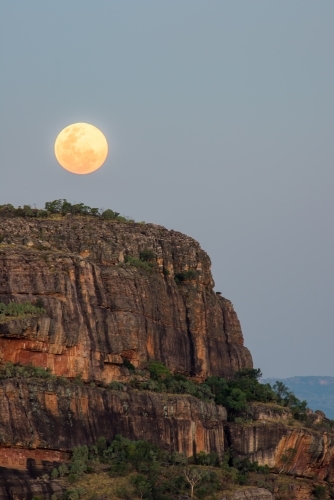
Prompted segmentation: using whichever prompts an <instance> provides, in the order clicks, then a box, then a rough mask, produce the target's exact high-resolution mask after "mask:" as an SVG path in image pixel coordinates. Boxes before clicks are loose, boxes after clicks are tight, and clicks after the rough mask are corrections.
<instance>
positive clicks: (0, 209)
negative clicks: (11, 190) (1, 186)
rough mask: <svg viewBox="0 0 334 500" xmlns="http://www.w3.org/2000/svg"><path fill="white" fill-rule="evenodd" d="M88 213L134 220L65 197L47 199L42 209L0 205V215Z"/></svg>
mask: <svg viewBox="0 0 334 500" xmlns="http://www.w3.org/2000/svg"><path fill="white" fill-rule="evenodd" d="M68 214H72V215H82V216H87V215H90V216H92V217H100V218H102V219H104V220H114V221H118V222H134V220H133V219H129V218H128V217H123V216H121V215H120V214H119V213H118V212H114V211H113V210H111V209H107V210H104V211H101V210H100V209H99V208H95V207H89V206H88V205H85V204H84V203H70V202H69V201H67V200H66V199H59V200H53V201H47V202H46V203H45V207H44V209H40V208H32V207H31V206H30V205H23V207H21V206H19V207H17V208H16V207H14V205H12V204H10V203H7V204H5V205H0V217H28V218H31V217H35V218H39V219H40V218H45V217H49V216H50V215H62V216H65V215H68Z"/></svg>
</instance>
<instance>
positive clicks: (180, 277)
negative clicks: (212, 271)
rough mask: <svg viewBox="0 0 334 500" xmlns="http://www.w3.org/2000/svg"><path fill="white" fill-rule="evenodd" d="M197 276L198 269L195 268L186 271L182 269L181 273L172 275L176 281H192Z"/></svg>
mask: <svg viewBox="0 0 334 500" xmlns="http://www.w3.org/2000/svg"><path fill="white" fill-rule="evenodd" d="M197 278H198V271H195V269H189V270H188V271H183V272H182V273H177V274H175V276H174V279H175V281H176V283H182V282H183V281H192V280H196V279H197Z"/></svg>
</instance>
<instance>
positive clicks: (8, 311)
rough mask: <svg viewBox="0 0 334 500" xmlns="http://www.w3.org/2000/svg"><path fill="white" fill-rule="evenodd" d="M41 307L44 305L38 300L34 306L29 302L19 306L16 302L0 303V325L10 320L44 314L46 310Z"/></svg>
mask: <svg viewBox="0 0 334 500" xmlns="http://www.w3.org/2000/svg"><path fill="white" fill-rule="evenodd" d="M43 305H44V304H43V302H42V300H41V299H39V300H38V301H37V302H36V303H35V304H32V303H31V302H24V303H21V304H19V303H17V302H9V304H4V303H3V302H0V323H3V322H5V321H8V320H9V319H11V318H18V317H24V316H38V315H41V314H46V310H45V309H44V307H43Z"/></svg>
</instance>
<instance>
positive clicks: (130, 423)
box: [0, 379, 226, 470]
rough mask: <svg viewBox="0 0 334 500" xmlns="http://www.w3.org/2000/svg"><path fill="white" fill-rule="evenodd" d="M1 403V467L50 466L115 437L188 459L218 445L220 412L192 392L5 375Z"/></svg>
mask: <svg viewBox="0 0 334 500" xmlns="http://www.w3.org/2000/svg"><path fill="white" fill-rule="evenodd" d="M0 401H1V414H0V467H8V468H11V469H19V470H29V468H30V469H32V468H35V469H43V468H48V467H49V464H51V465H52V464H53V463H54V462H58V463H59V462H64V461H65V462H66V461H67V460H68V459H69V453H68V452H69V451H70V450H71V449H73V448H74V447H75V446H81V445H83V444H87V445H92V444H95V443H96V441H97V440H98V438H99V437H100V436H104V437H106V438H107V439H109V440H112V439H113V438H114V437H115V436H116V434H121V435H123V436H126V437H128V438H130V439H133V440H138V439H145V440H148V441H150V442H151V443H155V444H157V445H158V446H163V447H165V448H166V449H168V450H170V451H178V452H181V453H184V454H186V455H187V456H191V455H194V454H196V453H198V452H200V451H205V452H207V453H210V452H215V453H218V454H219V455H220V456H222V453H223V450H224V421H226V410H225V409H224V408H223V407H222V406H217V405H215V404H214V403H207V402H203V401H200V400H198V399H196V398H194V397H192V396H187V395H184V396H183V395H174V394H155V393H149V392H139V391H135V390H133V391H112V390H110V389H103V388H98V387H89V386H78V385H76V384H74V383H72V384H69V383H65V382H61V383H60V382H59V381H49V380H48V381H42V380H34V381H32V380H30V381H25V380H22V379H10V380H2V381H0ZM51 465H50V466H51Z"/></svg>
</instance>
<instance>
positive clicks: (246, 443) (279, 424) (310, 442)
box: [225, 405, 334, 481]
mask: <svg viewBox="0 0 334 500" xmlns="http://www.w3.org/2000/svg"><path fill="white" fill-rule="evenodd" d="M265 408H266V405H255V409H254V410H253V417H254V415H256V414H258V416H259V417H260V419H259V420H257V421H254V422H252V423H245V424H242V425H240V424H237V423H228V424H226V428H225V432H226V440H227V441H226V445H227V446H232V447H233V450H234V453H235V454H236V455H237V456H239V457H240V458H246V457H248V458H249V459H250V460H251V461H253V462H254V461H257V462H258V463H259V465H268V466H269V467H270V468H271V469H273V470H275V471H276V472H278V473H284V474H290V475H294V476H298V477H305V478H310V479H318V480H329V481H333V480H334V435H333V434H332V433H327V432H320V431H317V430H315V429H309V428H305V427H303V426H302V425H300V426H299V427H296V426H290V425H288V423H287V422H286V418H287V413H286V412H285V411H283V410H282V409H279V408H277V410H278V411H277V418H276V421H275V418H274V416H275V408H274V406H273V405H268V406H267V417H266V418H265V416H266V411H265Z"/></svg>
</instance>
